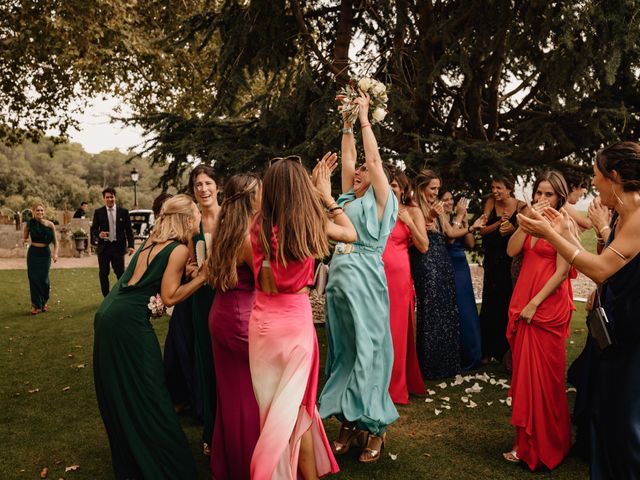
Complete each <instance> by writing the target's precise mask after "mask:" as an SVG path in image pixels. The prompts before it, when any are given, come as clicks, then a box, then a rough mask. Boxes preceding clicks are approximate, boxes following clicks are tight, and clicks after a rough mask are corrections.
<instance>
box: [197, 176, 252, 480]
mask: <svg viewBox="0 0 640 480" xmlns="http://www.w3.org/2000/svg"><path fill="white" fill-rule="evenodd" d="M260 185H261V182H260V179H259V178H258V177H257V176H256V175H253V174H239V175H234V176H233V177H231V178H230V179H229V180H228V181H227V183H226V185H225V189H224V194H225V199H224V202H222V207H221V208H220V214H219V215H218V219H217V222H216V228H215V231H216V241H215V243H214V244H213V246H212V249H211V254H210V255H209V258H208V260H207V269H208V272H209V284H210V285H212V286H214V287H215V289H216V292H217V293H216V296H215V299H214V301H213V306H212V307H211V311H210V312H209V331H210V332H211V345H212V350H213V359H214V365H215V371H216V387H217V388H216V394H217V402H216V403H215V405H216V416H215V418H216V428H215V430H214V432H213V445H212V449H211V478H212V479H215V480H227V479H228V480H249V478H250V473H249V465H250V463H251V456H252V455H253V449H254V447H255V445H256V442H257V441H258V435H259V434H260V416H259V412H258V404H257V403H256V397H255V395H254V394H253V385H252V383H251V371H250V369H249V343H248V337H249V317H250V315H251V308H252V306H253V301H254V299H255V295H256V289H255V284H254V281H253V255H252V253H251V240H250V238H249V224H250V223H251V218H252V217H253V215H254V214H255V212H257V211H258V210H259V209H260V196H261V192H260Z"/></svg>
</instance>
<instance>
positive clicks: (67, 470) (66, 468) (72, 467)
mask: <svg viewBox="0 0 640 480" xmlns="http://www.w3.org/2000/svg"><path fill="white" fill-rule="evenodd" d="M79 468H80V465H69V466H68V467H65V469H64V473H67V472H75V471H76V470H78V469H79Z"/></svg>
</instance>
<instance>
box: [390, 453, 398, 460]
mask: <svg viewBox="0 0 640 480" xmlns="http://www.w3.org/2000/svg"><path fill="white" fill-rule="evenodd" d="M389 456H390V457H391V460H396V459H397V458H398V454H397V453H390V454H389Z"/></svg>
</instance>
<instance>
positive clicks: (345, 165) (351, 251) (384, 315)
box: [319, 93, 398, 463]
mask: <svg viewBox="0 0 640 480" xmlns="http://www.w3.org/2000/svg"><path fill="white" fill-rule="evenodd" d="M355 101H356V102H357V104H358V107H359V111H358V119H359V122H360V129H361V132H362V142H363V146H364V155H365V163H364V164H362V165H361V166H360V167H358V168H356V146H355V141H354V138H353V126H352V125H350V124H348V123H346V121H345V125H344V128H343V130H342V132H343V135H342V191H343V194H342V195H341V196H340V197H339V198H338V206H339V207H340V208H344V211H345V213H346V214H347V215H348V216H349V218H350V219H351V221H352V222H353V225H354V227H355V229H356V231H357V232H358V239H357V241H356V242H354V243H345V244H338V245H336V249H335V252H334V255H333V258H332V260H331V267H330V270H329V282H328V284H327V289H326V293H327V298H326V305H325V312H326V318H327V336H328V343H329V352H328V358H327V382H326V383H325V386H324V389H323V390H322V394H321V395H320V399H319V403H320V414H321V415H322V417H323V418H327V417H330V416H335V417H336V418H337V419H338V420H339V421H340V422H342V427H341V429H340V433H339V435H338V439H337V440H336V441H334V442H333V448H334V451H335V453H336V454H343V453H346V452H347V451H348V450H349V447H350V446H351V443H352V442H353V441H355V440H364V438H366V437H367V435H368V438H367V442H366V445H365V448H364V450H363V451H362V453H361V455H360V458H359V460H360V461H361V462H363V463H370V462H375V461H377V460H378V459H379V458H380V453H381V451H382V447H383V445H384V439H385V437H384V435H385V430H386V428H387V426H388V425H390V424H392V423H393V422H395V421H396V420H397V419H398V412H397V411H396V408H395V406H394V405H393V401H392V400H391V396H390V395H389V382H390V379H391V369H392V367H393V345H392V341H391V331H390V325H389V295H388V291H387V279H386V275H385V271H384V264H383V262H382V253H383V251H384V248H385V245H386V243H387V238H388V237H389V235H390V234H391V231H392V230H393V227H394V225H395V221H396V216H397V214H398V201H397V200H396V197H395V195H394V194H393V191H392V190H391V187H390V185H389V179H388V178H387V175H386V173H385V171H384V169H383V165H382V160H381V159H380V153H379V152H378V144H377V141H376V138H375V136H374V134H373V131H372V130H371V123H370V122H369V96H368V95H367V94H365V93H361V95H360V97H359V98H358V99H356V100H355Z"/></svg>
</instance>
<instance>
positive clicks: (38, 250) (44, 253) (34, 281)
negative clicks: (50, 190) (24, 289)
mask: <svg viewBox="0 0 640 480" xmlns="http://www.w3.org/2000/svg"><path fill="white" fill-rule="evenodd" d="M29 236H30V237H31V241H32V242H35V243H45V244H47V246H46V247H35V246H33V245H31V246H30V247H29V250H28V251H27V276H28V277H29V291H30V293H31V305H33V307H35V308H37V309H38V310H42V308H43V307H44V306H45V305H46V304H47V302H48V301H49V291H50V289H51V284H50V282H49V269H50V268H51V250H50V249H49V244H50V243H51V242H53V230H52V229H51V228H49V227H47V226H46V225H43V224H42V223H41V222H39V221H38V220H36V219H34V218H32V219H31V220H29Z"/></svg>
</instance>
